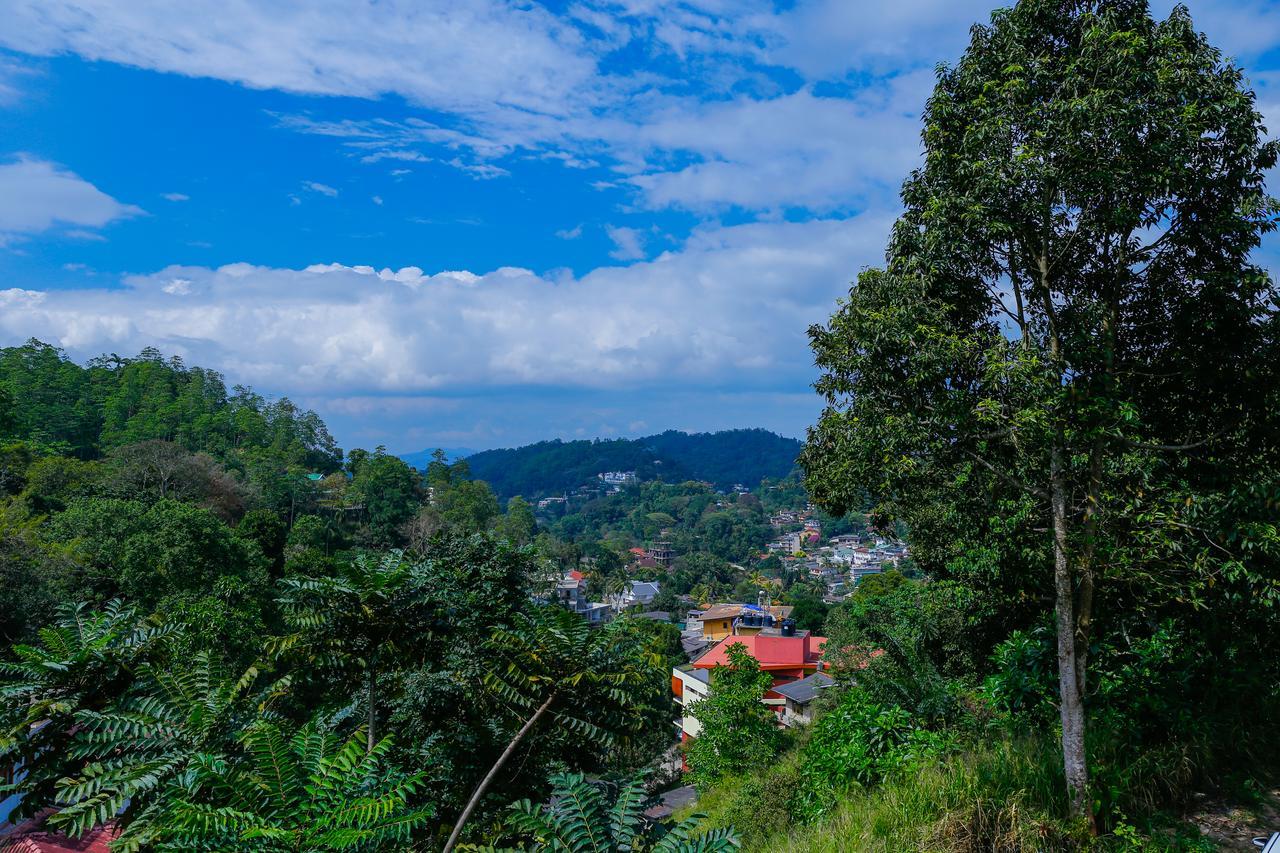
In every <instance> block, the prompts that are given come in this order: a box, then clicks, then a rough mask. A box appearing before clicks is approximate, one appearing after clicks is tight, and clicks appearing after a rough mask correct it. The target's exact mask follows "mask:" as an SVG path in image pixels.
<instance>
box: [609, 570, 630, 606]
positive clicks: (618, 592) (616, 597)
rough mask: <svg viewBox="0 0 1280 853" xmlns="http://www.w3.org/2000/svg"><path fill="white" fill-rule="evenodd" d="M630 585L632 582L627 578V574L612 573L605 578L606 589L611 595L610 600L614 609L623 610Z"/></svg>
mask: <svg viewBox="0 0 1280 853" xmlns="http://www.w3.org/2000/svg"><path fill="white" fill-rule="evenodd" d="M630 587H631V582H630V581H629V580H627V576H626V575H625V574H616V575H610V576H609V577H608V578H606V579H605V583H604V591H605V594H606V595H607V596H608V597H609V601H610V603H611V604H612V605H613V609H614V610H617V611H621V610H622V601H623V597H624V595H625V594H626V591H627V590H628V589H629V588H630Z"/></svg>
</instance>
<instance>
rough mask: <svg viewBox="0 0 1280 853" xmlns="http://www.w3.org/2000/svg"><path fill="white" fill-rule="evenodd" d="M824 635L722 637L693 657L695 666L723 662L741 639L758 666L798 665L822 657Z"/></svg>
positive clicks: (723, 663)
mask: <svg viewBox="0 0 1280 853" xmlns="http://www.w3.org/2000/svg"><path fill="white" fill-rule="evenodd" d="M826 642H827V638H826V637H815V636H813V635H812V634H806V635H805V636H803V637H771V636H768V635H765V634H751V635H747V636H743V637H726V638H725V639H723V640H721V641H720V642H719V643H716V645H715V646H714V647H713V648H712V649H711V651H709V652H707V653H706V654H705V655H703V656H702V657H700V658H698V659H697V660H696V661H694V664H693V665H694V666H695V667H697V668H698V669H711V668H713V667H715V666H727V665H728V663H729V646H731V645H733V644H734V643H741V644H742V645H743V646H745V647H746V651H747V654H749V655H751V656H752V657H753V658H755V659H756V660H758V661H760V668H761V669H791V668H794V667H798V666H815V665H817V663H818V659H819V658H821V657H822V647H823V645H824V644H825V643H826Z"/></svg>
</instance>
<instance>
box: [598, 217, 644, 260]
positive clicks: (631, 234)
mask: <svg viewBox="0 0 1280 853" xmlns="http://www.w3.org/2000/svg"><path fill="white" fill-rule="evenodd" d="M604 230H605V233H606V234H608V235H609V239H610V240H612V241H613V251H611V252H610V253H609V257H611V258H617V259H618V260H620V261H634V260H639V259H640V258H643V257H644V256H645V251H644V242H645V235H644V232H643V231H640V230H639V229H636V228H623V227H614V226H612V225H609V226H606V227H605V229H604Z"/></svg>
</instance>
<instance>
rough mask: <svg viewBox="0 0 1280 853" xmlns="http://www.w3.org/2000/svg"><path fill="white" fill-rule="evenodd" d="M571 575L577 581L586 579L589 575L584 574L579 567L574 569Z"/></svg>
mask: <svg viewBox="0 0 1280 853" xmlns="http://www.w3.org/2000/svg"><path fill="white" fill-rule="evenodd" d="M569 577H571V578H573V579H574V580H576V581H580V580H585V579H586V577H587V576H586V575H584V574H583V573H582V572H580V571H578V570H577V569H573V570H571V571H570V572H569Z"/></svg>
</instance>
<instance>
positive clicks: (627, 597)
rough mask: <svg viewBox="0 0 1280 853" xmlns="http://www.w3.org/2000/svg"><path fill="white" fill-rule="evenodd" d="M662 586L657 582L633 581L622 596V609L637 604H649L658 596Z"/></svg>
mask: <svg viewBox="0 0 1280 853" xmlns="http://www.w3.org/2000/svg"><path fill="white" fill-rule="evenodd" d="M660 588H661V584H659V583H658V582H657V581H632V582H631V586H630V587H629V588H628V589H627V591H626V592H624V593H623V594H622V601H621V602H620V603H621V605H622V608H623V609H625V608H627V607H633V606H635V605H637V604H648V603H649V602H651V601H653V599H654V598H655V597H656V596H657V595H658V592H659V590H660Z"/></svg>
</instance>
